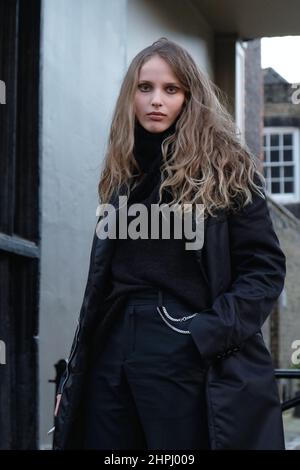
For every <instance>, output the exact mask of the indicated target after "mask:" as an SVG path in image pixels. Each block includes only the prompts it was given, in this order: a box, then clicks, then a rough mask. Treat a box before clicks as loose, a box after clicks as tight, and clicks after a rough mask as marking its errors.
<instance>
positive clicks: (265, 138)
mask: <svg viewBox="0 0 300 470" xmlns="http://www.w3.org/2000/svg"><path fill="white" fill-rule="evenodd" d="M263 145H264V147H266V145H267V136H266V135H264V143H263Z"/></svg>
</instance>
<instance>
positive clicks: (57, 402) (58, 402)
mask: <svg viewBox="0 0 300 470" xmlns="http://www.w3.org/2000/svg"><path fill="white" fill-rule="evenodd" d="M60 400H61V393H58V394H57V395H56V405H55V410H54V416H57V412H58V408H59V404H60Z"/></svg>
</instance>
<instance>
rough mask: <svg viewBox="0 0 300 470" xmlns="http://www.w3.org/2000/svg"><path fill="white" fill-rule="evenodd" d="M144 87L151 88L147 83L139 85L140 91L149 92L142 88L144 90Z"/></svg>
mask: <svg viewBox="0 0 300 470" xmlns="http://www.w3.org/2000/svg"><path fill="white" fill-rule="evenodd" d="M144 87H146V88H147V87H149V85H146V84H145V83H143V84H142V85H139V89H140V90H141V91H147V90H143V89H142V88H144Z"/></svg>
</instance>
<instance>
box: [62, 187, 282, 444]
mask: <svg viewBox="0 0 300 470" xmlns="http://www.w3.org/2000/svg"><path fill="white" fill-rule="evenodd" d="M120 194H121V193H120ZM252 194H253V202H252V203H251V204H249V205H247V206H246V207H244V208H243V209H242V210H240V211H239V212H238V213H234V212H232V211H230V212H229V211H219V213H218V216H217V218H213V217H208V219H206V220H205V223H204V245H203V248H202V249H199V250H195V251H194V253H195V256H196V258H197V260H198V263H199V267H200V269H201V271H202V273H203V276H204V279H205V282H206V283H207V288H208V289H209V292H210V294H211V305H210V307H209V308H207V309H205V310H203V311H201V312H200V314H199V315H196V316H195V317H194V318H193V320H192V321H191V323H190V324H189V329H190V331H191V335H192V338H193V340H194V341H195V343H196V346H197V348H198V349H199V352H200V354H201V355H202V358H203V360H204V361H206V363H207V367H208V370H207V375H206V391H207V392H206V397H207V409H208V423H209V434H210V445H211V448H212V449H284V435H283V425H282V415H281V405H280V401H279V396H278V389H277V383H276V379H275V376H274V368H273V364H272V359H271V356H270V353H269V352H268V349H267V348H266V346H265V343H264V340H263V337H262V334H261V327H262V325H263V323H264V322H265V320H266V318H267V317H268V315H269V314H270V313H271V311H272V308H273V306H274V304H275V302H276V300H277V299H278V297H279V295H280V293H281V291H282V289H283V285H284V279H285V273H286V265H285V262H286V259H285V256H284V254H283V252H282V250H281V248H280V245H279V241H278V238H277V236H276V234H275V232H274V228H273V225H272V221H271V218H270V214H269V210H268V206H267V201H266V199H263V198H262V197H261V196H259V195H257V194H256V193H254V192H253V193H252ZM111 203H112V204H113V205H114V206H115V207H118V195H117V194H116V193H115V194H114V197H113V198H112V200H111ZM99 220H100V219H98V221H99ZM113 248H114V240H113V239H111V238H106V239H102V240H100V239H99V238H98V236H97V234H96V231H95V233H94V239H93V245H92V250H91V256H90V266H89V273H88V279H87V284H86V288H85V292H84V297H83V302H82V306H81V310H80V315H79V321H78V327H77V329H76V334H75V337H74V341H73V344H72V347H71V352H70V357H69V361H68V366H67V370H66V373H65V376H64V380H63V383H62V387H61V388H62V390H61V391H62V399H61V403H60V407H59V412H58V416H57V417H56V418H55V431H54V441H53V448H54V449H72V448H82V442H83V441H82V438H83V436H82V430H83V423H82V417H83V412H82V411H83V407H82V405H83V403H84V394H85V387H84V383H85V375H86V372H87V369H88V364H89V358H90V351H91V338H92V335H93V332H94V330H95V327H96V325H97V322H98V323H99V317H100V318H101V319H102V320H101V323H100V331H101V333H102V334H103V338H104V337H107V334H108V331H109V326H110V324H111V323H112V322H113V321H114V318H115V315H117V312H118V311H121V310H122V307H123V304H122V302H123V300H122V298H120V301H119V308H117V307H115V308H114V309H113V311H109V310H108V311H105V312H104V311H101V306H102V305H103V299H104V296H105V294H106V289H107V284H108V275H109V269H110V262H111V257H112V253H113Z"/></svg>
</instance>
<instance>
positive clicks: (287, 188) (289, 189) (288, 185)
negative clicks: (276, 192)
mask: <svg viewBox="0 0 300 470" xmlns="http://www.w3.org/2000/svg"><path fill="white" fill-rule="evenodd" d="M284 192H285V193H293V192H294V182H293V181H285V182H284Z"/></svg>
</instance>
